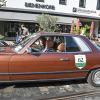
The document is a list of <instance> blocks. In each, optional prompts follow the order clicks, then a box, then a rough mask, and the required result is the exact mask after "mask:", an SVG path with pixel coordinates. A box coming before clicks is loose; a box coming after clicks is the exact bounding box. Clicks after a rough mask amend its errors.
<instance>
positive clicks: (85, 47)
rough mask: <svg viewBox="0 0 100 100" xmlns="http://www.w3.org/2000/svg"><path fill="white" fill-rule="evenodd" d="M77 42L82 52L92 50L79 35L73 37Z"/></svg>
mask: <svg viewBox="0 0 100 100" xmlns="http://www.w3.org/2000/svg"><path fill="white" fill-rule="evenodd" d="M73 39H74V40H75V42H76V43H77V44H78V46H79V48H80V49H81V51H82V52H90V51H91V50H90V48H89V47H88V45H87V44H86V43H85V42H84V41H83V40H82V39H81V38H79V37H73Z"/></svg>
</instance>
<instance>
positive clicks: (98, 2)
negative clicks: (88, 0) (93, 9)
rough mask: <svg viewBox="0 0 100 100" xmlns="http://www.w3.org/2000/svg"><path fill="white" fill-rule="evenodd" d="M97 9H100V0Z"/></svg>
mask: <svg viewBox="0 0 100 100" xmlns="http://www.w3.org/2000/svg"><path fill="white" fill-rule="evenodd" d="M97 10H100V0H97Z"/></svg>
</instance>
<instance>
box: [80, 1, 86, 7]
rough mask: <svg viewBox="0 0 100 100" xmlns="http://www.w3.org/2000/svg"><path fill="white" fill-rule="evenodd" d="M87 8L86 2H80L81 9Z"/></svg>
mask: <svg viewBox="0 0 100 100" xmlns="http://www.w3.org/2000/svg"><path fill="white" fill-rule="evenodd" d="M85 6H86V0H80V1H79V7H82V8H85Z"/></svg>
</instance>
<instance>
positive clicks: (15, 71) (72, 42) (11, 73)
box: [0, 33, 100, 86]
mask: <svg viewBox="0 0 100 100" xmlns="http://www.w3.org/2000/svg"><path fill="white" fill-rule="evenodd" d="M83 78H85V79H87V81H88V82H89V83H90V84H91V85H93V86H100V47H99V46H97V45H95V44H93V43H92V42H91V41H89V40H88V39H87V38H86V37H84V36H78V35H70V34H61V33H35V34H33V35H31V36H29V37H28V38H26V39H25V40H24V41H23V42H21V43H20V44H18V45H17V46H15V47H12V48H3V49H2V50H1V52H0V81H1V82H20V81H51V80H69V79H83Z"/></svg>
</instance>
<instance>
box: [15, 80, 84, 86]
mask: <svg viewBox="0 0 100 100" xmlns="http://www.w3.org/2000/svg"><path fill="white" fill-rule="evenodd" d="M84 83H86V80H71V81H52V82H27V83H15V84H14V85H15V88H28V87H44V86H48V87H49V86H62V85H71V84H84Z"/></svg>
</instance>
